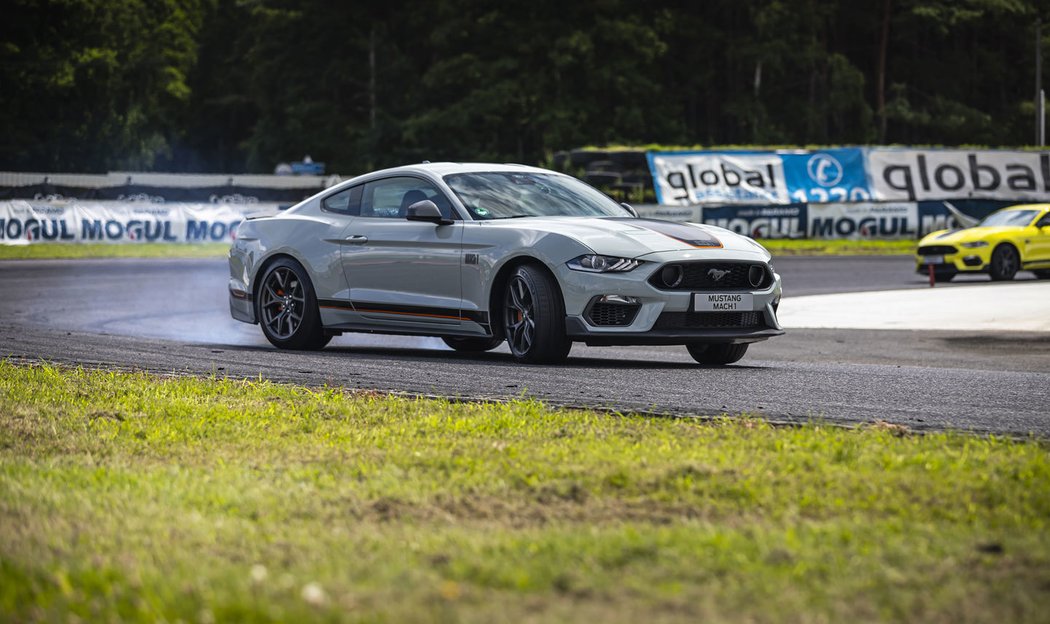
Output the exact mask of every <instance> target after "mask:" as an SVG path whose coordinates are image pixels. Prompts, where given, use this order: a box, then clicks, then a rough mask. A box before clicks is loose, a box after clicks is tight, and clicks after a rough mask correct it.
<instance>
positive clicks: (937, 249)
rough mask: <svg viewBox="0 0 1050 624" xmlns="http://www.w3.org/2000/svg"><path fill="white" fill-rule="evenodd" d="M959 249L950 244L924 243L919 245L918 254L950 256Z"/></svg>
mask: <svg viewBox="0 0 1050 624" xmlns="http://www.w3.org/2000/svg"><path fill="white" fill-rule="evenodd" d="M958 252H959V250H958V249H956V248H955V247H952V246H951V245H925V246H923V247H919V255H920V256H950V255H952V254H953V253H958Z"/></svg>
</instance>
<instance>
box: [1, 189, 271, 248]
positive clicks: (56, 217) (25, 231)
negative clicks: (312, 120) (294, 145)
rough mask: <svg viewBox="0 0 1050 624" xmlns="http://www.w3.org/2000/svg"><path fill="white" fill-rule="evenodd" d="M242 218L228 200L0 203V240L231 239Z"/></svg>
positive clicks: (11, 242)
mask: <svg viewBox="0 0 1050 624" xmlns="http://www.w3.org/2000/svg"><path fill="white" fill-rule="evenodd" d="M254 211H258V208H257V207H256V208H255V210H254ZM244 218H245V212H244V209H243V207H238V206H236V205H232V204H219V205H214V204H151V203H143V204H110V205H103V204H100V203H86V202H85V203H79V202H76V203H68V204H31V203H30V202H26V201H22V200H13V201H0V244H4V245H26V244H32V243H37V242H56V243H155V242H156V243H199V242H231V241H232V240H233V237H234V236H235V232H236V228H237V225H238V224H240V222H241V221H243V220H244Z"/></svg>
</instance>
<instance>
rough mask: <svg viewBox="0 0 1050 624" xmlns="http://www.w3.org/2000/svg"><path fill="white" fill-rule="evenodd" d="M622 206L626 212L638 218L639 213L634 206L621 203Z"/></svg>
mask: <svg viewBox="0 0 1050 624" xmlns="http://www.w3.org/2000/svg"><path fill="white" fill-rule="evenodd" d="M620 205H621V206H623V208H624V210H626V211H627V212H629V213H631V216H632V217H637V216H638V211H637V210H635V209H634V206H632V205H630V204H628V203H627V202H620Z"/></svg>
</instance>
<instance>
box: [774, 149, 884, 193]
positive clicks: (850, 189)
mask: <svg viewBox="0 0 1050 624" xmlns="http://www.w3.org/2000/svg"><path fill="white" fill-rule="evenodd" d="M778 153H779V154H780V157H781V158H782V159H783V161H784V179H785V181H786V183H787V187H788V194H789V196H790V198H791V202H792V203H799V204H806V203H809V204H816V203H826V202H855V201H869V200H871V189H869V188H868V174H867V170H866V169H865V168H864V150H862V149H860V148H856V147H843V148H836V149H824V150H819V151H809V150H798V151H791V152H788V151H781V152H778Z"/></svg>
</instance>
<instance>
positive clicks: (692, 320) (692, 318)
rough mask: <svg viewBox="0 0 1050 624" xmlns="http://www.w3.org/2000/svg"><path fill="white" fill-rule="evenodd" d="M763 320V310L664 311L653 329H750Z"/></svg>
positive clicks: (761, 325) (759, 325)
mask: <svg viewBox="0 0 1050 624" xmlns="http://www.w3.org/2000/svg"><path fill="white" fill-rule="evenodd" d="M763 320H764V319H763V317H762V313H761V312H664V313H663V314H661V315H660V318H658V319H657V320H656V325H655V326H654V327H653V329H750V328H757V327H763V326H764V325H765V324H764V323H763Z"/></svg>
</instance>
